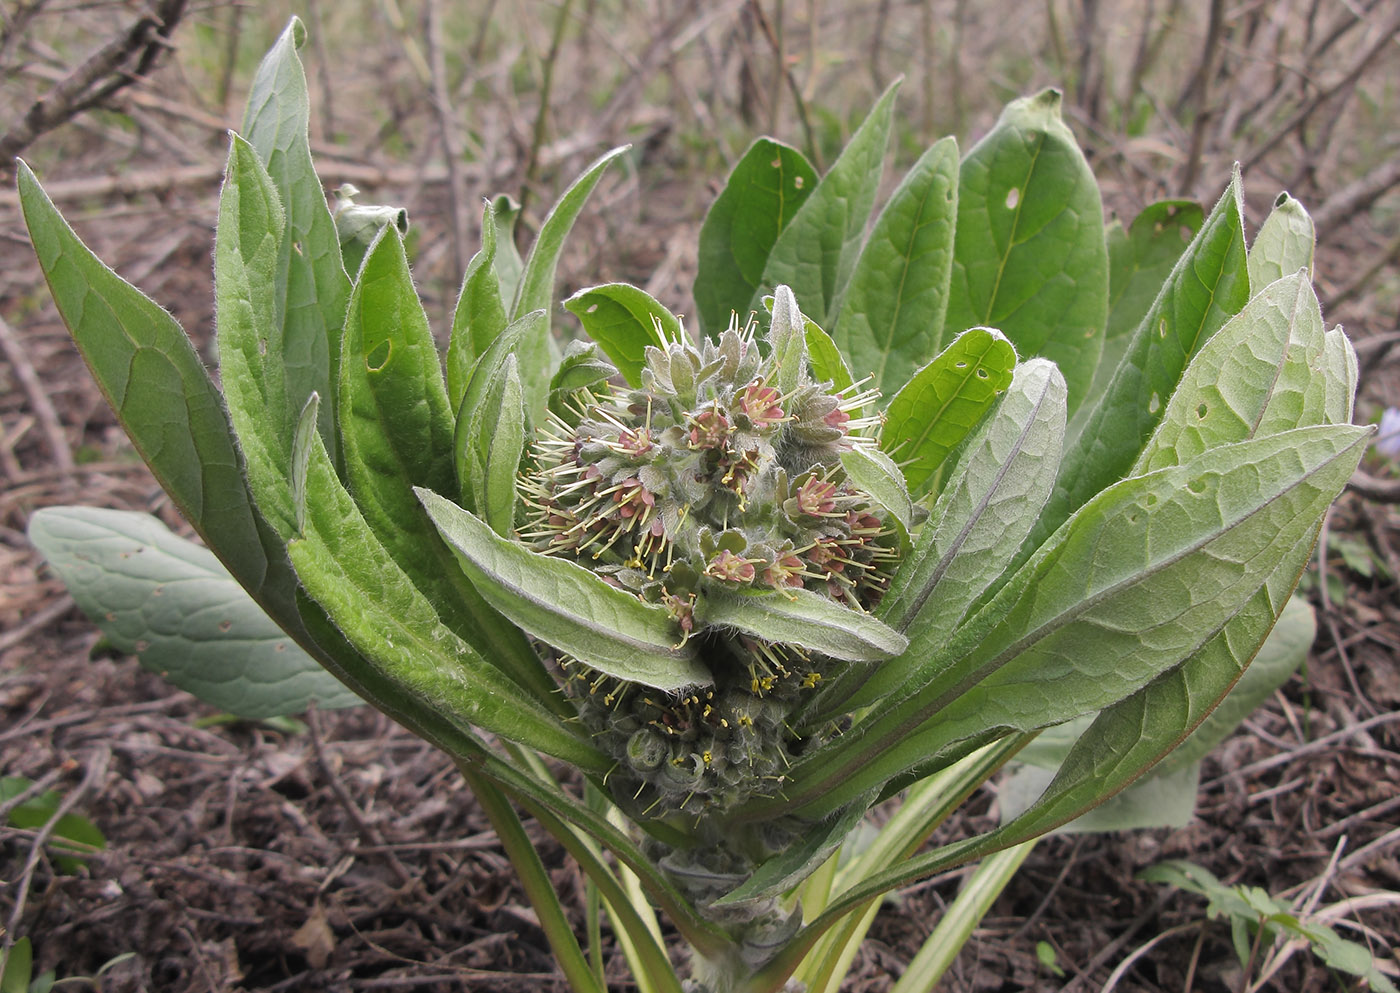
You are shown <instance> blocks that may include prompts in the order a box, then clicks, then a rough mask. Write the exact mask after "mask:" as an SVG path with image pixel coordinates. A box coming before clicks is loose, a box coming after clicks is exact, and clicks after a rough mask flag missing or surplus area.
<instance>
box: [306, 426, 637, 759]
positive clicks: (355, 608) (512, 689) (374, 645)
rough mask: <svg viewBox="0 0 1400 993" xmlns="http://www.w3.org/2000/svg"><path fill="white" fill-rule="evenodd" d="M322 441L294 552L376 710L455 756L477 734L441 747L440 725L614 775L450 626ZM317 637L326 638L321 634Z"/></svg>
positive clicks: (310, 590) (310, 471) (309, 477)
mask: <svg viewBox="0 0 1400 993" xmlns="http://www.w3.org/2000/svg"><path fill="white" fill-rule="evenodd" d="M315 442H316V443H315V445H314V450H313V452H312V456H311V462H310V466H309V469H308V472H307V504H306V530H305V532H304V534H303V535H302V536H301V537H299V538H297V539H295V540H293V541H292V542H291V543H290V544H289V545H288V546H287V551H288V554H289V555H290V556H291V560H292V564H293V565H294V566H295V567H296V571H297V577H298V578H299V579H300V580H301V583H302V586H303V588H304V589H305V591H306V593H307V595H308V596H310V597H311V598H312V599H313V600H315V601H316V603H318V604H320V605H321V607H322V609H323V610H324V611H325V612H326V615H327V616H328V617H329V618H330V620H331V621H332V622H333V623H334V624H335V627H336V629H337V630H338V631H339V632H340V634H341V635H343V637H344V638H345V639H346V640H347V641H348V642H349V644H350V645H351V646H353V647H354V649H355V651H357V652H358V653H359V654H360V655H361V656H362V657H363V658H364V659H365V660H366V663H367V669H368V670H369V671H368V679H372V680H373V681H374V687H373V690H374V692H373V696H372V697H370V699H372V700H374V702H375V705H376V706H381V707H384V708H385V709H387V710H389V712H390V713H394V714H405V715H406V716H407V718H408V720H409V721H412V724H410V726H414V727H422V728H424V731H425V732H426V733H425V735H424V736H425V737H427V738H428V739H429V740H430V741H439V742H442V745H443V747H447V748H449V749H451V750H452V752H453V753H454V754H458V755H460V754H462V750H463V747H464V744H465V747H467V748H472V747H473V746H474V744H475V743H474V742H473V740H472V738H471V737H468V738H467V741H466V742H465V743H463V742H461V741H460V739H459V740H457V741H451V742H444V741H442V739H443V738H444V736H445V735H444V733H443V732H442V731H438V729H437V726H436V725H438V723H439V722H444V723H446V725H447V726H448V729H450V728H457V729H466V728H470V727H480V728H482V729H484V730H486V731H489V732H491V733H493V734H497V735H499V736H501V737H502V738H506V739H508V740H510V741H515V742H519V743H520V744H522V745H527V746H529V747H531V748H534V749H537V750H538V751H541V752H544V753H545V754H546V755H553V756H554V757H556V758H560V759H564V760H565V761H567V762H571V763H573V764H575V765H577V766H579V767H580V768H583V769H585V770H590V771H594V772H603V771H606V770H607V769H608V768H609V766H610V765H611V761H610V760H609V759H607V758H605V757H604V756H603V755H602V754H601V753H600V752H598V751H597V750H596V749H594V748H593V747H592V746H591V745H590V744H588V743H587V742H586V741H584V740H583V739H582V738H581V737H580V736H579V735H578V734H577V733H576V732H575V731H574V730H573V729H572V728H571V727H570V726H569V725H567V724H565V723H564V722H561V721H560V719H559V715H558V714H556V713H555V712H553V711H552V710H551V709H550V708H549V706H548V705H547V704H546V702H545V701H544V700H542V699H541V698H540V697H538V696H536V695H534V694H532V693H529V692H527V691H525V690H523V689H522V688H521V687H520V686H519V685H518V684H517V683H515V682H513V681H512V680H511V679H510V678H508V677H507V676H506V675H505V674H503V673H502V672H501V671H500V670H499V669H497V668H496V667H495V666H493V665H491V664H490V663H489V662H487V661H486V660H485V659H484V658H482V656H481V655H480V654H479V653H478V651H477V650H476V648H474V647H473V646H472V645H470V644H468V643H467V642H465V641H462V640H461V639H460V638H458V637H457V635H455V634H454V633H453V632H452V631H451V630H450V629H448V628H447V627H446V626H444V625H443V623H442V622H441V621H440V620H439V619H438V616H437V613H436V612H435V610H434V608H433V606H432V604H431V603H430V602H429V600H428V599H427V598H426V597H425V596H424V595H423V594H422V593H421V592H420V591H419V590H418V589H417V588H416V587H415V586H414V585H413V582H412V581H411V580H410V579H409V577H408V576H407V575H406V574H405V573H404V572H403V570H402V569H401V568H400V567H399V565H398V564H397V563H396V562H395V561H394V560H393V558H391V557H390V555H389V553H388V551H387V550H386V549H385V548H384V546H383V545H382V544H380V542H379V541H378V540H377V539H376V538H375V536H374V533H373V532H372V531H371V530H370V528H369V525H368V524H366V522H365V519H364V518H363V517H362V516H361V515H360V512H359V510H358V508H357V507H356V506H355V503H354V501H353V500H352V499H351V498H350V494H349V493H348V492H347V491H346V490H345V488H344V487H343V486H342V485H341V484H340V481H339V479H337V477H336V475H335V471H334V469H333V467H332V466H331V463H330V458H329V456H328V455H327V454H326V451H325V448H324V446H323V445H321V444H320V439H319V438H317V439H315ZM317 637H318V640H322V641H323V643H324V642H325V640H326V636H325V635H324V634H323V633H322V632H319V631H318V632H317ZM336 657H337V658H341V657H345V655H344V653H340V652H337V653H336ZM352 661H353V658H352ZM362 678H363V677H362ZM446 730H447V729H444V731H446Z"/></svg>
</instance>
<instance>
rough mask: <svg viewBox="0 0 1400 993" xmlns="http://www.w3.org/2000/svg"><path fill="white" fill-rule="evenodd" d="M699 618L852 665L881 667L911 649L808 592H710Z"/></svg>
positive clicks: (876, 624)
mask: <svg viewBox="0 0 1400 993" xmlns="http://www.w3.org/2000/svg"><path fill="white" fill-rule="evenodd" d="M695 616H696V619H697V620H699V621H702V622H704V623H706V624H715V625H721V626H723V627H729V628H733V629H735V630H736V631H740V632H743V633H744V634H748V635H752V636H754V637H756V638H763V639H764V640H766V641H776V642H782V643H784V644H790V645H797V646H799V647H801V648H805V649H807V650H808V651H812V652H820V653H821V654H823V655H826V656H829V657H831V658H833V659H843V660H845V661H848V662H878V661H880V660H881V659H888V658H892V657H893V656H895V655H898V654H899V653H900V652H902V651H904V649H905V647H907V645H908V641H907V640H906V639H905V637H904V636H903V635H902V634H900V633H899V632H897V631H895V630H894V629H892V628H890V627H888V626H886V625H885V624H883V623H881V622H880V621H878V620H876V619H875V618H874V617H872V616H871V615H870V614H866V613H862V612H860V611H857V610H852V609H851V608H850V607H843V606H842V605H841V604H839V603H837V602H836V601H834V600H830V599H828V598H826V597H824V596H822V595H821V594H820V593H813V592H812V591H811V590H804V589H792V590H775V591H773V592H770V593H763V594H759V595H753V596H744V595H727V594H723V593H711V594H709V595H708V596H706V597H703V598H702V599H701V600H700V601H699V602H697V603H696V605H695Z"/></svg>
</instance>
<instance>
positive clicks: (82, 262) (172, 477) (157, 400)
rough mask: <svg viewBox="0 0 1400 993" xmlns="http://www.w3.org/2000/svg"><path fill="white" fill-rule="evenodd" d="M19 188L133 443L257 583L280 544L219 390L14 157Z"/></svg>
mask: <svg viewBox="0 0 1400 993" xmlns="http://www.w3.org/2000/svg"><path fill="white" fill-rule="evenodd" d="M19 195H20V205H21V207H22V209H23V211H24V219H25V223H26V224H27V225H28V227H29V236H30V239H31V240H32V242H33V244H34V251H35V254H36V255H37V256H38V258H39V264H40V266H41V267H42V268H43V271H44V277H45V279H47V280H48V284H49V289H50V291H51V292H52V293H53V297H54V302H55V303H56V304H57V305H58V311H59V314H60V315H61V316H62V317H63V321H64V323H65V324H67V325H68V329H69V332H70V333H71V334H72V335H73V340H74V342H75V343H76V344H77V346H78V349H79V350H80V351H81V352H82V354H83V359H84V360H85V361H86V362H87V364H88V368H89V369H90V370H91V371H92V374H93V377H94V378H95V379H96V380H97V384H98V386H99V387H100V388H101V390H102V394H103V396H105V397H106V398H107V402H108V403H110V404H111V405H112V409H113V410H114V411H116V414H117V418H118V419H119V420H120V421H121V424H122V427H123V428H124V429H125V430H126V432H127V434H128V435H130V437H131V440H132V443H133V444H134V445H135V446H136V450H137V452H139V453H140V454H141V457H142V458H143V459H145V461H146V464H147V465H149V466H150V467H151V471H152V472H153V473H154V474H155V477H156V479H157V480H158V481H159V482H160V484H161V486H162V487H164V488H165V491H166V492H167V493H169V494H170V497H171V499H172V500H174V502H175V506H176V507H177V508H179V510H180V513H181V514H183V515H184V516H185V518H186V519H187V520H188V521H190V523H192V524H193V525H194V527H195V530H196V531H198V532H199V533H200V535H201V536H202V537H204V539H205V541H206V542H207V543H208V544H209V546H210V547H211V548H212V549H214V551H215V553H216V554H218V556H219V557H220V558H221V559H222V560H223V562H224V564H225V565H227V566H228V568H229V570H230V571H231V572H232V573H233V574H234V575H235V576H236V577H238V579H239V581H240V582H242V583H243V584H244V585H246V586H247V587H248V588H249V589H251V590H254V591H262V590H264V588H265V586H266V584H267V583H268V581H269V576H268V573H269V568H270V565H269V561H270V558H271V557H272V556H274V555H275V556H276V558H279V559H280V557H281V549H280V547H276V545H275V543H274V542H272V541H268V539H266V538H265V537H264V534H263V533H262V531H261V530H260V528H259V526H258V520H257V518H256V516H255V513H254V511H253V506H252V502H251V500H250V498H249V495H248V491H247V489H246V487H245V485H244V482H243V472H242V466H241V463H242V459H241V457H240V455H239V453H238V451H237V449H236V448H235V446H234V440H233V430H232V428H231V426H230V424H229V420H228V414H227V413H226V411H225V408H224V401H223V398H222V397H221V396H220V395H219V392H218V390H217V389H216V388H215V387H214V383H213V381H212V380H211V379H210V378H209V374H208V372H206V371H205V369H204V365H203V364H202V363H201V362H200V359H199V356H198V354H197V353H196V352H195V349H194V346H193V345H192V344H191V343H190V340H189V338H187V337H186V336H185V333H184V331H183V330H181V328H180V325H179V324H177V323H176V322H175V319H174V318H173V317H171V316H170V315H169V314H167V313H166V312H165V311H164V310H162V309H161V308H160V307H159V306H157V305H156V304H155V303H154V302H152V301H151V300H150V299H149V298H148V297H146V296H144V295H143V294H142V293H141V292H140V291H139V290H137V289H136V288H135V287H133V286H132V285H131V284H129V283H127V282H125V281H124V280H122V278H121V277H120V276H118V275H117V274H116V273H114V272H113V271H112V270H111V269H109V268H107V267H106V266H105V265H103V264H102V262H101V260H99V259H98V258H97V257H96V256H95V255H93V254H92V253H91V252H89V251H88V249H87V248H86V246H84V245H83V243H82V242H81V241H79V240H78V237H77V236H76V235H75V234H74V233H73V230H72V228H70V227H69V226H68V225H67V224H66V223H65V222H64V220H63V218H62V217H60V216H59V214H58V211H57V210H55V209H54V205H53V203H52V202H51V201H50V200H49V198H48V197H47V196H45V195H44V191H43V190H42V189H40V188H39V182H38V180H37V179H35V178H34V174H33V173H32V172H31V171H30V170H29V167H28V166H27V165H25V164H24V163H23V162H21V163H19ZM265 541H267V542H268V543H267V545H265V544H264V542H265ZM269 545H270V546H272V547H268V546H269Z"/></svg>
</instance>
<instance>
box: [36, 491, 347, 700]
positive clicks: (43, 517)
mask: <svg viewBox="0 0 1400 993" xmlns="http://www.w3.org/2000/svg"><path fill="white" fill-rule="evenodd" d="M29 540H30V541H32V542H33V543H34V545H35V547H37V548H38V549H39V551H41V552H43V553H44V557H45V558H47V559H48V560H49V564H50V565H52V566H53V568H54V570H55V571H56V572H57V573H58V574H59V576H60V578H62V579H63V582H64V585H66V586H67V587H68V590H69V592H70V593H72V594H73V599H74V600H75V601H77V603H78V606H79V607H81V608H82V609H83V613H85V614H87V615H88V617H89V618H91V619H92V621H93V622H94V623H95V624H96V625H97V626H98V627H100V628H101V629H102V632H103V633H104V634H105V635H106V636H107V638H108V639H109V640H110V641H111V642H112V644H113V645H115V646H116V647H117V649H118V650H119V651H122V652H126V653H129V654H132V655H135V656H136V658H137V660H138V661H139V662H140V663H141V665H142V667H143V668H145V669H148V670H150V671H151V672H156V673H159V674H160V675H161V676H163V677H164V678H166V679H168V680H170V682H172V683H174V684H175V685H176V686H178V687H179V688H180V689H182V690H185V691H186V692H189V693H193V694H194V695H195V696H197V697H199V698H200V699H201V700H203V701H204V702H205V703H208V704H212V705H213V706H215V707H218V708H219V709H220V710H226V711H228V712H230V713H233V714H238V715H239V716H240V717H248V718H264V717H275V716H277V715H280V714H296V713H300V712H301V711H304V710H305V709H306V708H307V707H308V706H310V704H311V703H312V701H315V703H316V705H317V706H318V707H322V708H327V707H348V706H352V705H354V704H358V703H360V702H361V701H360V699H359V697H357V696H355V694H353V693H351V692H350V691H349V690H347V689H346V688H345V687H344V686H342V685H341V684H340V682H339V681H337V680H336V679H335V678H334V677H332V676H331V675H330V673H328V672H326V671H325V670H324V669H322V668H321V666H320V665H319V664H318V663H317V662H316V661H315V660H314V659H312V658H310V657H309V656H307V654H306V653H305V652H303V651H302V650H301V649H300V648H298V647H297V645H296V644H295V643H294V642H293V641H292V640H291V639H290V638H288V637H287V635H286V634H285V633H283V632H282V631H281V630H280V629H279V628H278V627H277V625H275V624H273V623H272V621H271V620H269V619H268V616H267V615H266V614H265V613H263V611H262V608H261V607H259V606H258V605H257V604H256V603H254V602H253V599H252V598H251V597H250V596H248V594H247V593H246V592H244V590H243V588H242V587H241V586H239V585H238V582H237V581H236V580H235V579H234V578H233V577H232V576H230V575H229V573H228V570H226V569H225V568H224V567H223V566H222V565H220V564H219V561H218V559H216V558H214V555H213V553H211V552H210V551H209V550H208V549H206V548H203V547H201V546H199V545H196V544H195V543H194V542H192V541H189V540H187V539H185V538H181V537H179V536H178V535H175V534H173V533H171V531H170V530H169V529H168V528H167V527H166V526H165V525H164V524H162V523H161V522H160V521H159V520H157V519H156V518H154V517H152V516H150V515H149V514H138V513H132V512H131V511H123V510H106V509H103V508H98V507H48V508H45V509H43V510H39V511H36V512H35V513H34V515H33V516H32V517H31V518H30V522H29Z"/></svg>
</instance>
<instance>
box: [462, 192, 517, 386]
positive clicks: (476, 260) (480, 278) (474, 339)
mask: <svg viewBox="0 0 1400 993" xmlns="http://www.w3.org/2000/svg"><path fill="white" fill-rule="evenodd" d="M496 238H497V231H496V216H495V212H494V210H493V209H492V205H491V201H489V200H488V201H487V202H486V207H485V209H484V211H483V213H482V217H481V251H479V252H477V253H476V254H475V255H473V256H472V260H471V262H469V263H467V272H466V275H465V276H463V277H462V289H461V291H460V292H459V293H458V294H457V307H456V309H455V310H453V312H452V334H451V337H450V338H449V339H448V342H447V398H448V403H449V404H450V405H451V407H452V409H453V410H454V411H455V410H457V408H458V407H460V406H461V405H462V394H463V393H465V392H466V389H467V381H468V380H469V379H470V378H471V371H472V366H474V365H475V364H476V360H477V359H478V358H480V357H481V356H482V355H483V354H485V352H486V350H487V349H488V348H490V347H491V343H492V342H493V341H495V340H496V338H497V337H498V336H499V335H500V333H501V332H502V331H504V330H505V327H506V324H507V323H508V321H507V320H506V308H505V303H504V297H503V294H502V287H501V279H500V277H499V276H498V275H497V274H496Z"/></svg>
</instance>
